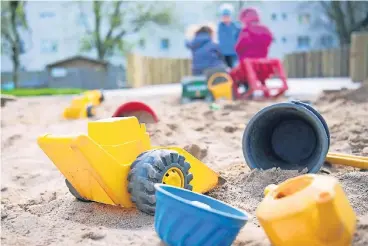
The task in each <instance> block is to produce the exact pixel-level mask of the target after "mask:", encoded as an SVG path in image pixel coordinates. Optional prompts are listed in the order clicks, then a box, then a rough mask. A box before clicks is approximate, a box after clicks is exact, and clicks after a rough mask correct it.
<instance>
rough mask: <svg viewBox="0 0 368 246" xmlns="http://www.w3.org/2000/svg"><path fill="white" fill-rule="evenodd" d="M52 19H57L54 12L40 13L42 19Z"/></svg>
mask: <svg viewBox="0 0 368 246" xmlns="http://www.w3.org/2000/svg"><path fill="white" fill-rule="evenodd" d="M52 17H55V13H53V12H41V13H40V18H42V19H46V18H52Z"/></svg>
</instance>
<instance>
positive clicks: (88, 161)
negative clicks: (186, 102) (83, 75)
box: [38, 117, 223, 214]
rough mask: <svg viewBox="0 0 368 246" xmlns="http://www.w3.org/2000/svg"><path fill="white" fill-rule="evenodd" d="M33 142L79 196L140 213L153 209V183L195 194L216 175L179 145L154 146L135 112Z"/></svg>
mask: <svg viewBox="0 0 368 246" xmlns="http://www.w3.org/2000/svg"><path fill="white" fill-rule="evenodd" d="M38 145H39V146H40V147H41V149H42V150H43V151H44V152H45V154H46V155H47V156H48V157H49V158H50V159H51V161H52V162H53V163H54V164H55V166H56V167H57V168H58V169H59V170H60V172H61V173H62V174H63V175H64V176H65V178H66V184H67V186H68V187H69V190H70V192H71V193H72V194H73V195H74V196H75V197H76V198H77V199H79V200H82V201H95V202H100V203H105V204H111V205H118V206H123V207H126V208H130V207H133V206H134V205H135V206H136V207H137V208H138V209H140V210H141V211H143V212H146V213H149V214H153V213H154V211H155V204H156V199H155V189H154V184H155V183H164V184H168V185H173V186H177V187H181V188H185V189H188V190H193V191H195V192H199V193H205V192H208V191H210V190H211V189H213V188H214V187H215V186H216V185H217V184H218V183H219V181H220V182H221V181H223V180H221V178H220V177H219V176H218V174H217V173H215V172H214V171H213V170H211V169H210V168H208V167H207V166H206V165H205V164H204V163H202V162H201V161H199V160H198V159H196V158H195V157H194V156H192V155H191V154H190V153H188V152H187V151H185V150H183V149H181V148H179V147H153V146H151V142H150V137H149V134H148V133H147V132H146V127H145V124H139V122H138V120H137V118H136V117H114V118H109V119H103V120H97V121H91V122H88V135H83V134H81V135H77V136H55V135H50V134H46V135H44V136H41V137H39V138H38Z"/></svg>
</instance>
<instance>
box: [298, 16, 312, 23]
mask: <svg viewBox="0 0 368 246" xmlns="http://www.w3.org/2000/svg"><path fill="white" fill-rule="evenodd" d="M309 23H310V14H300V15H299V24H303V25H304V24H309Z"/></svg>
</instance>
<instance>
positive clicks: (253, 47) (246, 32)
mask: <svg viewBox="0 0 368 246" xmlns="http://www.w3.org/2000/svg"><path fill="white" fill-rule="evenodd" d="M239 19H240V22H241V23H242V24H243V29H242V30H241V32H240V34H239V38H238V42H237V43H236V45H235V50H236V53H237V55H238V58H239V61H242V60H243V59H244V58H265V57H267V54H268V49H269V47H270V45H271V42H272V38H273V37H272V33H271V32H270V30H269V29H268V28H267V27H266V26H264V25H262V24H261V23H260V20H259V16H258V13H257V11H256V10H255V9H253V8H247V9H244V10H243V11H241V13H240V16H239Z"/></svg>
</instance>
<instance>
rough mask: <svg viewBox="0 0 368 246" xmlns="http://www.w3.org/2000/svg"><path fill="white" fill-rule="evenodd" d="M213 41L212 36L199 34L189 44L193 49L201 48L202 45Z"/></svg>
mask: <svg viewBox="0 0 368 246" xmlns="http://www.w3.org/2000/svg"><path fill="white" fill-rule="evenodd" d="M210 41H211V36H210V35H209V34H208V33H199V34H198V35H197V36H195V37H194V39H193V40H192V41H191V42H190V43H189V46H191V48H193V49H195V48H199V47H201V46H202V45H204V44H206V43H208V42H210Z"/></svg>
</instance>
